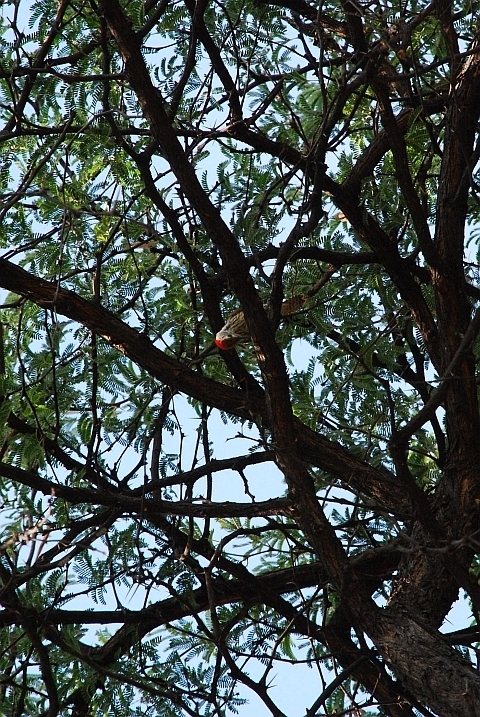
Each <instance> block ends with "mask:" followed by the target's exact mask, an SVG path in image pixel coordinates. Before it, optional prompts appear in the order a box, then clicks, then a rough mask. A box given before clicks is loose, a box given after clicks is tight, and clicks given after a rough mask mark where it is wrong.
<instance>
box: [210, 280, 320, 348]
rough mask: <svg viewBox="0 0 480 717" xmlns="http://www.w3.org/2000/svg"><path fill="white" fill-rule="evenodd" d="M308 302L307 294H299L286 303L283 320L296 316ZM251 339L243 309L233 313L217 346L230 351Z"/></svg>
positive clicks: (284, 304) (217, 338) (221, 332)
mask: <svg viewBox="0 0 480 717" xmlns="http://www.w3.org/2000/svg"><path fill="white" fill-rule="evenodd" d="M306 300H307V297H306V296H305V294H297V295H296V296H292V297H291V298H290V299H287V300H286V301H284V302H283V304H282V306H281V309H280V313H281V315H282V318H285V317H286V316H290V314H294V313H295V312H296V311H298V310H299V309H301V308H302V306H303V305H304V303H305V302H306ZM249 338H250V334H249V332H248V327H247V322H246V321H245V315H244V313H243V309H235V311H232V313H231V314H230V316H228V317H227V323H226V324H225V326H224V327H223V328H222V329H220V331H219V332H218V334H217V335H216V336H215V344H216V345H217V346H218V348H219V349H221V350H222V351H228V349H232V348H233V347H234V346H236V345H237V344H239V343H242V342H243V341H248V340H249Z"/></svg>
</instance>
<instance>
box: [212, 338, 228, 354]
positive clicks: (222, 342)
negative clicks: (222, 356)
mask: <svg viewBox="0 0 480 717" xmlns="http://www.w3.org/2000/svg"><path fill="white" fill-rule="evenodd" d="M215 343H216V345H217V346H218V348H219V349H221V350H222V351H228V349H229V348H230V346H229V345H228V341H227V340H226V339H215Z"/></svg>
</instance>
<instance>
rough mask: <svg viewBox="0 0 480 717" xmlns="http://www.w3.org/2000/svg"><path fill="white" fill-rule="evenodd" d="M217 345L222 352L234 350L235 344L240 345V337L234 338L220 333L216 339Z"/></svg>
mask: <svg viewBox="0 0 480 717" xmlns="http://www.w3.org/2000/svg"><path fill="white" fill-rule="evenodd" d="M215 344H216V345H217V346H218V348H219V349H220V350H221V351H228V350H229V349H233V347H234V346H235V344H238V336H232V335H231V334H227V333H226V332H222V331H219V332H218V334H217V335H216V337H215Z"/></svg>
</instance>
